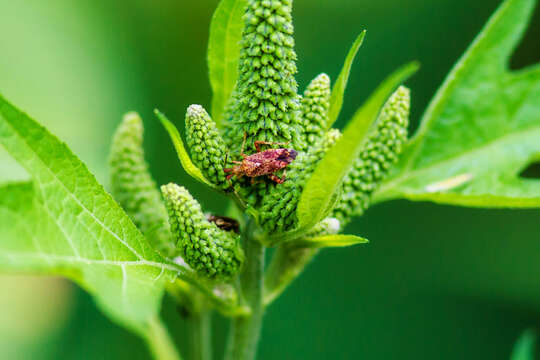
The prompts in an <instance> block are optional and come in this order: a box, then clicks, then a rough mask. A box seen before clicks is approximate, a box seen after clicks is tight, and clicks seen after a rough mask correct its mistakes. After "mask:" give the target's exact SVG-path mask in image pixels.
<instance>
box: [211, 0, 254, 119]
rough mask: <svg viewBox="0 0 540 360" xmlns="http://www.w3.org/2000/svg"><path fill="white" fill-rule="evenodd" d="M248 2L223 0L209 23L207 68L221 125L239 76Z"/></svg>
mask: <svg viewBox="0 0 540 360" xmlns="http://www.w3.org/2000/svg"><path fill="white" fill-rule="evenodd" d="M246 5H247V0H221V2H220V3H219V5H218V7H217V8H216V11H215V12H214V16H213V17H212V22H211V23H210V38H209V40H208V70H209V76H210V85H211V86H212V92H213V97H212V119H213V120H214V121H215V122H216V124H217V125H218V126H221V124H222V120H223V119H222V117H223V111H224V110H225V106H226V104H227V101H228V99H229V97H230V96H231V93H232V91H233V88H234V86H235V84H236V78H237V77H238V59H239V57H240V40H241V38H242V30H243V29H244V21H243V18H242V17H243V15H244V10H245V7H246Z"/></svg>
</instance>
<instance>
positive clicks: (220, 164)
mask: <svg viewBox="0 0 540 360" xmlns="http://www.w3.org/2000/svg"><path fill="white" fill-rule="evenodd" d="M186 135H187V136H186V137H187V139H186V142H187V145H188V147H189V150H190V155H191V161H193V163H194V164H195V165H196V166H197V167H198V168H199V169H200V170H201V172H202V173H203V175H204V176H205V177H206V178H207V179H208V180H209V181H210V182H211V183H213V184H215V185H217V186H218V187H220V188H222V189H224V188H227V187H228V186H229V185H228V184H227V181H226V179H225V172H224V171H223V169H224V168H225V161H226V157H227V148H226V145H225V142H224V141H223V139H222V138H221V135H220V134H219V132H218V129H217V127H216V124H215V123H214V121H212V119H211V118H210V115H208V113H207V112H206V110H204V108H203V107H202V106H200V105H191V106H190V107H188V109H187V112H186Z"/></svg>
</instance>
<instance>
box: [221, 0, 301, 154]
mask: <svg viewBox="0 0 540 360" xmlns="http://www.w3.org/2000/svg"><path fill="white" fill-rule="evenodd" d="M291 12H292V0H248V6H247V8H246V13H245V17H244V18H245V28H244V31H243V34H242V43H241V50H240V60H239V71H238V73H239V78H238V82H237V85H236V89H235V91H234V92H233V96H232V97H231V101H232V104H229V106H228V108H229V111H227V113H228V114H227V117H228V119H227V120H228V121H229V122H230V123H232V124H229V126H227V127H226V129H227V131H228V136H227V138H228V139H229V141H230V143H229V145H230V147H231V148H232V149H234V151H235V152H239V150H240V145H241V144H242V139H243V137H244V133H247V142H246V153H248V154H249V153H252V152H253V151H254V150H255V149H254V147H253V143H254V141H256V140H261V141H271V142H288V141H290V142H291V147H293V148H294V149H295V150H297V151H301V150H304V149H305V144H304V142H303V141H302V140H303V138H302V136H301V135H302V119H301V116H300V115H301V114H300V97H299V96H298V94H297V87H298V85H297V83H296V80H295V78H294V75H295V74H296V72H297V70H296V53H295V52H294V39H293V25H292V16H291Z"/></svg>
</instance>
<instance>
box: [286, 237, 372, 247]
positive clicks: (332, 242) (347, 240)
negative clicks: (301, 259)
mask: <svg viewBox="0 0 540 360" xmlns="http://www.w3.org/2000/svg"><path fill="white" fill-rule="evenodd" d="M368 242H369V241H368V240H367V239H364V238H361V237H359V236H355V235H338V234H335V235H324V236H317V237H313V238H303V239H301V240H295V241H294V242H292V243H291V245H294V246H301V247H305V248H327V247H346V246H352V245H358V244H365V243H368Z"/></svg>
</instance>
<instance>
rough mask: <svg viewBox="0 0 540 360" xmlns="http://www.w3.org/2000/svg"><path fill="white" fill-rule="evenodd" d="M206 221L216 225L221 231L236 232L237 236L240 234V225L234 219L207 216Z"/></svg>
mask: <svg viewBox="0 0 540 360" xmlns="http://www.w3.org/2000/svg"><path fill="white" fill-rule="evenodd" d="M206 219H208V221H210V222H213V223H214V224H216V226H217V227H218V228H220V229H221V230H224V231H234V232H235V233H237V234H239V233H240V224H239V223H238V221H236V220H235V219H233V218H230V217H227V216H218V215H212V214H208V215H206Z"/></svg>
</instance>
